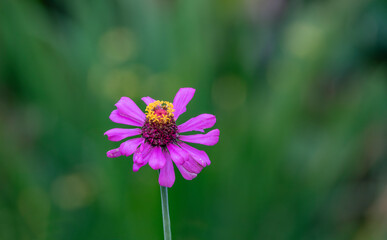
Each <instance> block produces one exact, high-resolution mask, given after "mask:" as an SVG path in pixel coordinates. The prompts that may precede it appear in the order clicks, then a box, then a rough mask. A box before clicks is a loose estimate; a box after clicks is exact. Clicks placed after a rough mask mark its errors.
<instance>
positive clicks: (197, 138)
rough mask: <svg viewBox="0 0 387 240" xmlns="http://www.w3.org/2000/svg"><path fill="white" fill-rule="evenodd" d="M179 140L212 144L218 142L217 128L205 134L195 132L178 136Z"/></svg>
mask: <svg viewBox="0 0 387 240" xmlns="http://www.w3.org/2000/svg"><path fill="white" fill-rule="evenodd" d="M179 139H180V140H181V141H184V142H190V143H199V144H203V145H207V146H212V145H215V144H217V143H218V141H219V129H214V130H212V131H210V132H208V133H207V134H195V135H188V136H183V135H181V136H180V137H179Z"/></svg>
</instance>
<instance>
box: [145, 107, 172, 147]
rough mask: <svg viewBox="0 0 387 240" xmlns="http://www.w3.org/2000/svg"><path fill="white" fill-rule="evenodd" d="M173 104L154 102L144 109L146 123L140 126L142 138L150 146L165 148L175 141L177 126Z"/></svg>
mask: <svg viewBox="0 0 387 240" xmlns="http://www.w3.org/2000/svg"><path fill="white" fill-rule="evenodd" d="M174 111H175V109H173V104H172V103H170V102H166V101H154V102H153V103H150V104H149V105H148V106H147V107H146V109H145V112H146V121H145V124H144V126H142V133H141V134H142V137H143V138H144V139H145V141H146V142H148V143H149V144H151V145H152V146H166V145H167V144H168V143H171V142H174V141H176V138H177V136H178V132H177V126H176V123H175V119H174V115H173V112H174Z"/></svg>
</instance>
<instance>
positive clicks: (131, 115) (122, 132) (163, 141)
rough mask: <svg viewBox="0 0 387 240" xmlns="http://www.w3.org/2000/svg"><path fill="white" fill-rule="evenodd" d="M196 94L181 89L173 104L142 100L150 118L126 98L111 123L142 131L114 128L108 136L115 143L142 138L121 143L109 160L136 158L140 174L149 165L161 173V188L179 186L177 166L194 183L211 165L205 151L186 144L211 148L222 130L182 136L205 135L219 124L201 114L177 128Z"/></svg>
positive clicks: (211, 117) (115, 111) (136, 169)
mask: <svg viewBox="0 0 387 240" xmlns="http://www.w3.org/2000/svg"><path fill="white" fill-rule="evenodd" d="M194 94H195V89H193V88H181V89H180V90H179V91H178V92H177V94H176V96H175V98H174V100H173V104H172V103H170V102H167V101H158V100H154V99H152V98H150V97H144V98H142V100H143V101H144V102H145V104H147V107H146V109H145V112H146V114H144V113H143V112H142V111H141V109H140V108H139V107H138V106H137V105H136V104H135V103H134V102H133V101H132V100H131V99H130V98H128V97H122V98H121V99H120V100H119V101H118V102H117V103H116V107H117V109H116V110H114V111H113V112H112V113H111V114H110V119H111V120H112V121H113V122H115V123H120V124H126V125H130V126H135V127H140V128H132V129H123V128H114V129H110V130H108V131H107V132H105V135H107V136H108V139H109V140H111V141H121V140H123V139H125V138H128V137H133V136H137V135H139V136H140V137H138V138H132V139H129V140H127V141H125V142H123V143H121V145H120V147H119V148H117V149H112V150H110V151H108V152H107V156H108V157H110V158H115V157H119V156H122V155H124V156H130V155H132V154H133V171H138V170H139V169H140V168H141V167H142V166H144V165H146V164H149V166H150V167H151V168H153V169H155V170H158V169H160V175H159V183H160V185H161V186H165V187H172V185H173V183H174V182H175V171H174V167H173V163H175V165H176V167H177V169H179V171H180V173H181V174H182V176H183V177H184V178H185V179H187V180H192V179H194V178H195V177H196V176H197V174H199V173H200V172H201V170H202V169H203V168H204V167H206V166H207V165H210V163H211V162H210V159H209V157H208V155H207V154H206V153H205V152H204V151H201V150H198V149H196V148H194V147H191V146H190V145H188V144H186V143H184V142H189V143H198V144H203V145H208V146H211V145H215V144H216V143H217V142H218V140H219V130H218V129H214V130H212V131H210V132H208V133H207V134H194V135H180V134H181V133H185V132H190V131H199V132H204V129H206V128H211V127H212V126H214V124H215V122H216V118H215V116H214V115H211V114H201V115H199V116H197V117H194V118H191V119H190V120H188V121H186V122H185V123H183V124H180V125H177V124H176V121H177V119H178V118H179V116H180V115H181V114H183V113H184V112H185V111H186V106H187V104H188V103H189V102H190V101H191V99H192V97H193V95H194ZM172 162H173V163H172Z"/></svg>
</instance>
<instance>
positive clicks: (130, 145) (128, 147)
mask: <svg viewBox="0 0 387 240" xmlns="http://www.w3.org/2000/svg"><path fill="white" fill-rule="evenodd" d="M143 142H144V139H143V138H134V139H130V140H128V141H125V142H123V143H121V145H120V151H121V153H122V155H125V156H130V155H132V154H133V153H134V151H136V149H137V147H138V145H140V144H141V143H143Z"/></svg>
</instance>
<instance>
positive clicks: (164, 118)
mask: <svg viewBox="0 0 387 240" xmlns="http://www.w3.org/2000/svg"><path fill="white" fill-rule="evenodd" d="M174 111H175V109H173V104H172V103H170V102H167V101H159V100H157V101H154V102H153V103H150V104H149V105H148V106H147V107H146V109H145V112H146V118H147V119H148V120H149V122H157V123H169V122H170V121H171V119H173V117H174V116H173V112H174Z"/></svg>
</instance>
